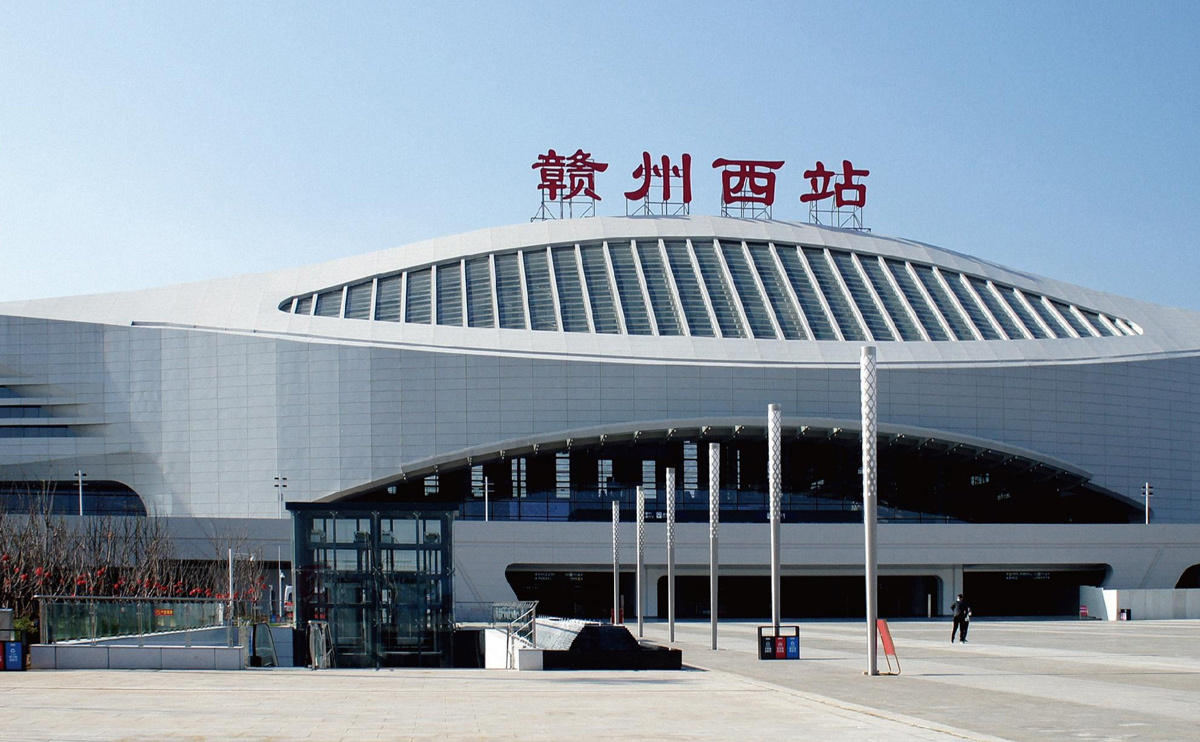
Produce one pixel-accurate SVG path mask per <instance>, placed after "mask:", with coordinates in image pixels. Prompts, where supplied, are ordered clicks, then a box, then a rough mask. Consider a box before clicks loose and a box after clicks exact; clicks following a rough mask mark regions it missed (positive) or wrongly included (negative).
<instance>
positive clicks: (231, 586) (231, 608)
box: [229, 549, 233, 623]
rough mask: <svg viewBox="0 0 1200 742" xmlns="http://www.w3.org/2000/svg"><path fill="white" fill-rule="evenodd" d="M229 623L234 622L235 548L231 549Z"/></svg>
mask: <svg viewBox="0 0 1200 742" xmlns="http://www.w3.org/2000/svg"><path fill="white" fill-rule="evenodd" d="M229 623H233V549H230V550H229Z"/></svg>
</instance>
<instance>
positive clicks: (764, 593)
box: [507, 569, 940, 620]
mask: <svg viewBox="0 0 1200 742" xmlns="http://www.w3.org/2000/svg"><path fill="white" fill-rule="evenodd" d="M507 577H508V583H509V585H511V586H512V588H513V591H514V592H515V593H516V595H517V599H518V600H536V601H538V613H539V614H541V615H546V616H563V617H566V618H590V619H605V620H607V618H608V616H609V615H610V611H611V609H612V572H598V571H588V572H583V571H579V572H576V571H541V570H537V571H534V570H512V569H510V570H508V573H507ZM939 582H940V581H939V580H938V578H936V577H933V576H887V577H881V578H880V581H879V601H880V602H879V606H880V615H883V616H886V617H896V618H901V617H920V616H925V615H926V610H927V606H928V604H929V596H932V601H933V607H934V611H935V613H936V611H937V605H938V590H939ZM657 587H658V604H657V606H656V613H657V615H658V616H660V617H666V615H667V578H666V577H662V578H660V579H659V580H658V585H657ZM636 590H637V587H636V580H635V578H634V573H633V571H632V570H630V571H622V572H621V604H622V606H623V609H624V612H625V618H626V619H627V620H628V619H631V618H636V617H637V611H636V606H637V597H636ZM781 590H782V594H783V606H782V612H783V615H784V616H785V617H787V618H861V617H862V616H864V615H866V598H865V585H864V582H863V578H862V577H861V576H857V577H856V576H852V575H848V576H788V577H784V578H783V580H782V584H781ZM675 593H676V595H675V615H676V617H677V618H679V619H695V618H707V617H708V615H709V610H708V609H709V599H708V577H707V576H703V575H702V576H691V575H690V576H680V577H676V578H675ZM653 609H654V607H652V610H653ZM718 610H719V616H720V617H721V618H729V619H760V618H767V617H769V616H770V615H771V586H770V578H769V577H768V576H766V575H731V576H727V577H722V578H721V583H720V605H719V609H718Z"/></svg>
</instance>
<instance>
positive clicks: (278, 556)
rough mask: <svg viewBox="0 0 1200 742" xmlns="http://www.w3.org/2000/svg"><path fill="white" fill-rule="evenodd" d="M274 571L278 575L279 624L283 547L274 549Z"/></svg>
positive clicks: (281, 613) (280, 617)
mask: <svg viewBox="0 0 1200 742" xmlns="http://www.w3.org/2000/svg"><path fill="white" fill-rule="evenodd" d="M275 571H276V572H278V573H279V593H278V595H279V612H278V613H276V614H275V615H276V616H279V620H280V622H282V621H283V547H281V546H276V547H275Z"/></svg>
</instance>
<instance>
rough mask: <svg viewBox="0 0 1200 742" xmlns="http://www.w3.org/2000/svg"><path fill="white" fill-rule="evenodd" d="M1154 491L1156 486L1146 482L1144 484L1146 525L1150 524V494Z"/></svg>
mask: <svg viewBox="0 0 1200 742" xmlns="http://www.w3.org/2000/svg"><path fill="white" fill-rule="evenodd" d="M1153 492H1154V487H1152V486H1151V485H1150V483H1149V482H1146V483H1145V484H1143V485H1142V495H1143V496H1145V498H1146V525H1150V495H1151V493H1153Z"/></svg>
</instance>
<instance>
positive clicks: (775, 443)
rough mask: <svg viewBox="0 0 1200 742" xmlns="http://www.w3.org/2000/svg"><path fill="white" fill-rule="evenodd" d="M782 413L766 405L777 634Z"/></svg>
mask: <svg viewBox="0 0 1200 742" xmlns="http://www.w3.org/2000/svg"><path fill="white" fill-rule="evenodd" d="M782 425H783V415H782V413H781V412H780V410H779V405H777V404H771V405H768V406H767V482H768V486H769V488H770V494H771V511H770V512H771V626H772V627H773V628H774V630H775V631H774V635H775V636H779V618H780V613H781V612H782V611H781V607H780V602H781V597H780V594H779V588H780V584H779V583H780V574H779V573H780V568H779V520H780V510H781V509H782V502H781V501H782V499H783V492H782V487H781V485H780V479H781V478H782V470H781V466H782V464H781V463H780V459H781V458H782V456H781V448H782V443H781V441H780V438H781V437H782V430H781V428H782Z"/></svg>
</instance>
